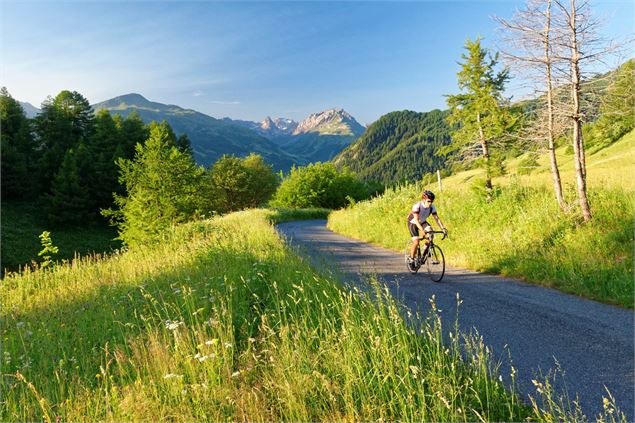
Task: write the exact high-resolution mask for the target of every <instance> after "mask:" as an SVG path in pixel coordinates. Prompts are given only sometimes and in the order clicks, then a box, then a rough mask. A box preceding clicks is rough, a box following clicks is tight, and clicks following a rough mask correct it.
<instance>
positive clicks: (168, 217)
mask: <svg viewBox="0 0 635 423" xmlns="http://www.w3.org/2000/svg"><path fill="white" fill-rule="evenodd" d="M175 141H176V139H175V137H174V134H173V133H172V132H171V131H170V130H169V127H168V126H167V124H154V125H151V126H150V137H149V138H148V140H147V141H146V142H145V144H144V145H141V144H137V151H136V155H135V158H134V160H128V159H119V160H118V161H117V165H118V166H119V168H120V171H121V176H120V182H121V183H122V184H123V185H124V186H125V188H126V192H127V196H125V197H124V196H119V195H116V196H115V204H116V205H117V206H118V207H119V210H115V211H113V210H107V211H104V212H103V213H104V214H105V215H106V216H109V217H111V218H113V220H114V223H115V224H116V225H117V226H118V228H119V239H121V240H122V241H123V242H124V243H125V244H126V245H128V246H131V247H134V246H137V245H139V244H143V243H147V242H153V241H158V240H160V239H162V236H163V233H164V232H165V231H166V230H167V229H169V228H172V227H174V226H175V225H176V224H178V223H181V222H186V221H189V220H192V219H194V218H195V217H196V216H197V215H198V214H200V213H210V212H211V210H209V204H210V203H209V199H207V200H206V199H205V197H203V196H202V195H201V194H202V193H204V192H205V189H204V188H205V178H204V170H203V169H202V168H198V167H196V165H195V164H194V161H193V159H192V157H191V156H190V155H188V154H186V153H182V152H181V151H179V150H178V149H177V147H176V145H175Z"/></svg>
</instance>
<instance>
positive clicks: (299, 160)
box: [93, 94, 364, 171]
mask: <svg viewBox="0 0 635 423" xmlns="http://www.w3.org/2000/svg"><path fill="white" fill-rule="evenodd" d="M93 108H94V110H95V112H97V111H99V110H102V109H106V110H108V111H109V112H110V113H111V114H119V115H121V116H123V117H125V116H128V115H129V114H130V113H132V112H136V113H137V114H138V115H139V116H140V117H141V119H142V120H143V121H144V122H146V123H148V122H151V121H153V120H156V121H162V120H165V121H167V122H168V123H169V124H170V126H172V128H173V129H174V131H175V133H176V134H177V135H180V134H183V133H185V134H187V135H188V137H189V138H190V140H191V142H192V149H193V151H194V158H195V159H196V161H197V162H198V163H199V164H202V165H205V166H208V165H210V164H211V163H214V162H215V161H216V160H218V159H219V158H220V157H221V156H222V155H223V154H233V155H236V156H246V155H248V154H249V153H251V152H254V153H258V154H260V155H262V156H263V158H264V159H265V160H266V161H267V162H268V163H271V164H272V165H273V167H274V169H276V170H284V171H286V170H288V169H290V168H291V166H293V165H305V164H307V163H311V162H316V161H325V160H330V159H331V158H333V157H334V156H335V155H336V154H337V153H339V152H340V151H341V150H342V149H343V148H344V147H346V146H348V145H349V144H350V143H351V142H352V141H353V140H355V138H357V137H358V136H359V135H361V134H362V133H363V132H364V127H363V126H361V125H360V124H359V123H358V122H357V121H356V120H355V119H354V118H353V117H352V116H351V115H350V114H348V113H346V112H345V111H344V110H342V109H331V110H327V111H325V112H321V113H315V114H312V115H311V116H309V117H308V118H307V119H305V120H304V121H302V122H300V123H298V122H295V121H293V120H291V119H285V118H276V119H272V118H271V117H267V118H266V119H265V120H263V121H262V122H260V123H258V122H251V121H244V120H232V119H229V118H224V119H216V118H213V117H211V116H208V115H206V114H203V113H200V112H197V111H195V110H191V109H184V108H182V107H179V106H176V105H173V104H162V103H157V102H152V101H149V100H148V99H146V98H145V97H143V96H142V95H140V94H127V95H123V96H119V97H115V98H112V99H110V100H107V101H104V102H101V103H97V104H94V105H93Z"/></svg>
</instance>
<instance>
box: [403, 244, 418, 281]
mask: <svg viewBox="0 0 635 423" xmlns="http://www.w3.org/2000/svg"><path fill="white" fill-rule="evenodd" d="M411 246H412V241H410V242H408V243H406V251H405V253H404V261H405V263H406V269H408V271H409V272H410V273H412V274H413V275H414V274H415V273H417V272H418V271H419V267H420V266H417V265H416V264H415V263H411V262H410V247H411ZM417 253H419V251H417ZM419 262H420V260H419Z"/></svg>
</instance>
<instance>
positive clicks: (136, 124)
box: [120, 112, 149, 159]
mask: <svg viewBox="0 0 635 423" xmlns="http://www.w3.org/2000/svg"><path fill="white" fill-rule="evenodd" d="M148 136H149V128H148V127H147V126H146V125H145V124H144V123H143V121H142V120H141V118H140V117H139V115H138V114H137V112H132V113H130V114H129V115H128V117H126V119H125V120H124V121H123V122H121V138H120V141H121V144H120V145H121V152H122V155H121V157H125V158H128V159H132V158H133V157H134V155H135V148H136V145H137V144H143V143H144V142H145V140H147V139H148Z"/></svg>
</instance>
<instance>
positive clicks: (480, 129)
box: [476, 113, 492, 190]
mask: <svg viewBox="0 0 635 423" xmlns="http://www.w3.org/2000/svg"><path fill="white" fill-rule="evenodd" d="M476 121H477V122H478V135H479V139H480V142H481V149H482V150H483V158H484V159H485V188H487V189H488V190H491V189H492V177H491V176H490V169H489V146H488V145H487V140H486V139H485V135H484V134H483V127H482V126H481V114H480V113H477V114H476Z"/></svg>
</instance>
